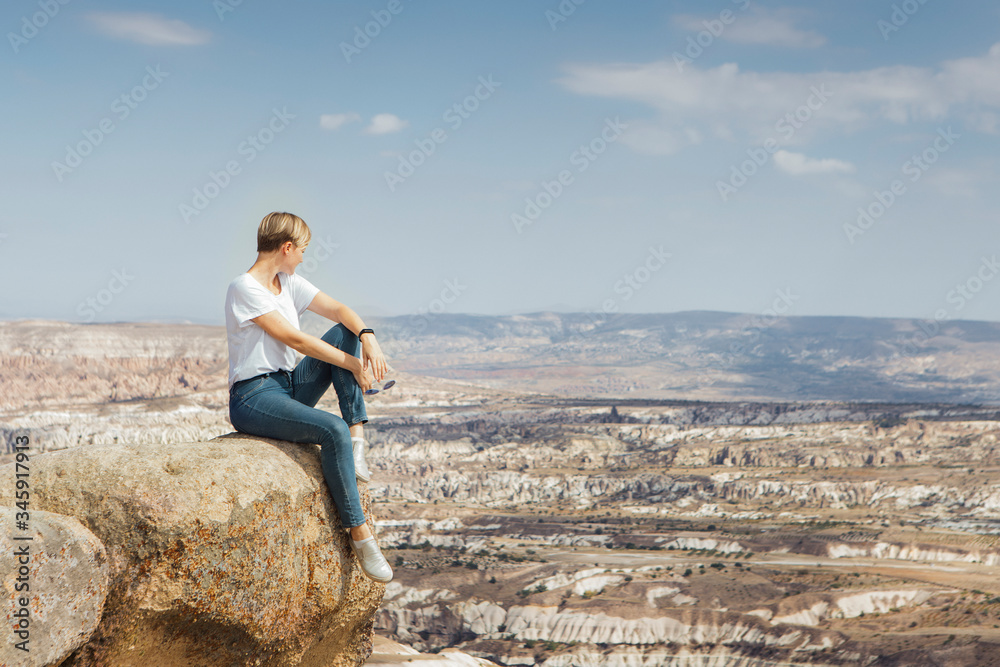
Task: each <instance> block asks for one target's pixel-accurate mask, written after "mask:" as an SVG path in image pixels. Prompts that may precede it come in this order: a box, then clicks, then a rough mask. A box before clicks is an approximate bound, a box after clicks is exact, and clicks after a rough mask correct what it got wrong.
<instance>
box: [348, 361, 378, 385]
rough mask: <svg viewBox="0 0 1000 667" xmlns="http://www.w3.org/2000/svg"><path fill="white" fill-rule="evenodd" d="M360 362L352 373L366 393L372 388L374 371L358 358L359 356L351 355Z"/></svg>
mask: <svg viewBox="0 0 1000 667" xmlns="http://www.w3.org/2000/svg"><path fill="white" fill-rule="evenodd" d="M351 358H352V359H354V360H355V361H357V362H358V365H357V367H356V368H354V370H352V371H351V373H352V374H353V375H354V380H355V382H357V383H358V386H359V387H361V392H362V393H364V392H366V391H368V390H369V389H371V388H372V382H373V380H372V373H371V371H369V370H368V368H367V367H366V366H365V363H364V362H363V361H361V360H360V359H358V358H357V357H351Z"/></svg>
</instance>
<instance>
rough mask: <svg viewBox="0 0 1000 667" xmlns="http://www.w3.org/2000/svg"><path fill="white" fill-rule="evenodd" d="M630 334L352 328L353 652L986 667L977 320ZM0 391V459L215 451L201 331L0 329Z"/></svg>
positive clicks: (998, 629)
mask: <svg viewBox="0 0 1000 667" xmlns="http://www.w3.org/2000/svg"><path fill="white" fill-rule="evenodd" d="M709 315H711V317H709ZM455 317H465V316H455ZM578 317H579V318H586V317H587V316H584V315H581V316H578ZM635 317H636V318H639V319H631V318H627V317H626V316H621V317H620V318H618V319H616V320H611V321H609V322H607V323H605V324H603V325H602V326H603V327H604V329H606V330H602V329H601V327H597V330H596V331H592V332H590V333H589V334H586V335H576V336H574V335H571V334H572V333H573V328H574V327H576V326H577V325H578V324H579V322H576V323H575V324H574V322H575V321H574V320H573V319H572V318H571V317H568V316H557V315H544V316H541V315H540V316H537V317H528V316H525V317H523V318H521V319H518V318H472V317H468V318H467V319H466V320H462V321H461V322H460V321H459V320H453V321H451V322H444V321H443V320H442V321H439V320H428V321H425V322H424V326H423V327H422V330H421V331H420V332H419V335H417V334H405V333H404V332H405V330H406V326H405V325H406V324H407V321H406V320H405V318H393V319H392V320H391V321H385V322H382V323H380V325H379V326H380V327H381V330H384V331H385V332H386V334H385V336H384V340H385V342H384V348H385V349H386V350H387V352H389V354H390V361H391V362H393V364H394V366H395V367H396V368H397V369H398V372H396V373H395V377H396V379H397V380H398V381H399V384H398V385H397V386H396V387H394V388H393V389H391V390H390V391H388V392H386V393H384V394H381V395H379V396H376V397H373V398H371V399H370V403H369V412H370V416H371V422H370V424H369V428H368V435H369V439H370V441H371V445H372V446H371V450H370V452H369V462H370V464H371V466H372V469H373V480H372V484H371V489H372V493H373V496H374V498H375V499H376V505H375V513H376V515H377V518H378V519H379V524H378V525H379V534H380V541H381V542H382V544H383V546H384V548H385V551H386V555H387V557H388V558H389V559H390V562H392V563H393V564H394V565H395V570H396V577H395V580H394V581H393V582H392V583H391V584H390V586H389V588H388V589H387V592H386V597H385V600H384V602H383V605H382V607H381V609H380V611H379V613H378V616H377V619H376V633H377V634H379V635H382V636H384V637H386V638H389V639H392V640H395V641H398V642H401V643H403V644H407V645H410V646H413V647H414V648H416V649H419V650H421V651H424V652H437V651H440V650H442V649H445V648H449V647H455V648H458V649H460V650H461V651H463V652H464V653H467V654H471V655H475V656H479V657H482V658H486V659H489V660H492V661H494V662H497V663H500V664H506V665H534V664H544V665H548V666H550V667H570V666H572V665H588V666H589V665H594V666H596V665H623V666H624V665H630V666H631V665H642V666H649V667H652V666H654V665H685V666H688V665H690V666H693V665H699V666H702V665H706V666H707V665H720V666H721V665H726V666H730V665H739V666H747V667H749V666H760V667H765V666H772V665H774V666H776V665H914V666H916V665H1000V578H998V574H1000V481H998V474H997V473H998V471H1000V460H998V456H997V447H998V443H1000V440H998V439H1000V421H997V417H998V407H997V405H996V398H997V397H998V396H1000V389H998V388H997V387H998V386H1000V385H997V383H996V380H997V379H998V377H997V370H996V369H1000V358H998V354H997V350H1000V328H997V327H996V326H995V325H991V324H987V323H950V324H949V326H950V327H951V328H950V329H949V330H948V331H946V332H943V333H944V334H945V335H941V336H938V337H933V338H931V339H930V340H928V341H926V343H924V342H921V343H920V344H919V345H916V346H915V347H914V349H913V350H907V351H906V352H905V353H900V350H901V348H898V346H897V348H898V349H897V353H896V354H895V356H893V352H892V346H891V345H890V344H889V343H887V342H886V341H888V340H891V339H892V337H893V336H898V335H904V334H901V333H900V332H905V331H913V330H915V329H919V323H915V322H908V321H897V320H857V319H855V320H850V318H830V319H838V320H844V321H841V322H840V323H839V324H838V325H837V326H828V327H827V328H826V329H823V328H822V327H820V326H819V325H818V324H817V323H815V322H811V323H810V322H807V321H805V320H815V319H822V318H792V319H789V320H780V321H779V322H778V323H777V324H775V325H774V326H772V327H770V328H769V330H766V331H758V332H757V334H756V339H755V343H753V344H752V345H747V346H746V347H744V348H742V349H740V350H739V351H738V353H733V352H730V353H729V356H728V357H725V358H723V356H718V359H715V358H714V357H712V355H713V354H715V355H723V352H724V351H725V349H729V348H728V347H727V346H731V344H732V342H733V341H736V340H738V339H740V338H741V337H742V338H748V336H749V334H747V333H746V331H742V332H741V329H740V326H741V325H739V324H738V316H726V315H723V314H708V315H706V314H688V315H685V316H683V317H687V318H688V319H687V320H686V324H685V323H684V322H681V319H683V317H682V316H681V315H676V316H666V315H664V316H635ZM642 317H647V318H649V319H648V320H647V321H643V320H642V319H641V318H642ZM712 317H714V318H715V320H713V321H714V322H715V323H714V324H711V327H710V326H709V325H708V324H705V322H707V321H708V320H711V319H712ZM657 318H659V319H657ZM670 318H674V320H673V321H670ZM677 318H681V319H677ZM699 318H701V319H700V320H699ZM706 318H708V319H706ZM726 318H729V319H728V320H727V319H726ZM626 320H628V321H626ZM696 320H698V321H700V322H701V324H698V323H697V322H696ZM847 320H850V321H847ZM581 321H582V320H581ZM727 321H729V322H730V324H725V322H727ZM428 322H429V323H428ZM409 324H410V325H412V326H411V328H412V329H414V330H416V329H417V328H418V327H416V325H415V323H414V322H412V321H411V322H409ZM619 324H620V325H621V326H619ZM828 324H830V323H828ZM318 325H319V323H318V322H310V323H309V326H310V327H311V328H313V330H314V332H315V330H316V329H315V327H317V326H318ZM445 325H447V326H445ZM612 326H615V327H618V329H617V330H612V328H611V327H612ZM670 327H673V328H674V329H673V330H674V332H675V334H671V335H668V334H667V333H666V332H667V331H668V329H669V328H670ZM678 327H682V328H683V327H686V328H685V329H684V331H683V332H682V334H683V335H681V333H677V331H678V329H677V328H678ZM697 327H702V328H701V329H698V328H697ZM712 327H714V328H712ZM810 327H812V329H811V331H812V333H811V334H809V335H811V336H813V338H811V339H810V338H808V337H807V336H806V333H804V332H808V331H809V330H810ZM557 329H558V331H560V332H562V333H556V331H557ZM444 331H450V332H452V333H451V334H449V335H445V334H444V333H443V332H444ZM623 331H629V332H632V333H624V334H623V333H622V332H623ZM567 332H569V333H567ZM886 332H888V333H886ZM866 335H867V336H868V337H867V338H866ZM435 336H436V337H437V338H436V339H435V340H436V344H435V345H434V346H433V347H431V346H430V345H427V344H426V343H428V341H429V340H431V339H432V338H434V337H435ZM880 336H881V337H880ZM633 339H634V340H633ZM623 340H625V341H627V343H622V341H623ZM612 341H617V342H618V343H619V345H615V344H613V342H612ZM642 341H645V342H642ZM706 341H708V342H706ZM865 341H868V342H867V343H865ZM641 342H642V343H641ZM640 343H641V344H640ZM713 346H714V347H715V348H716V351H715V352H712V351H711V348H713ZM769 346H771V347H769ZM430 349H434V350H435V352H434V353H431V352H429V351H428V350H430ZM880 350H881V351H880ZM713 359H715V361H713ZM921 378H926V382H925V381H924V380H922V379H921ZM630 382H631V383H632V384H629V383H630ZM0 387H2V389H3V391H2V392H0V401H2V404H0V414H2V418H0V429H2V431H0V432H2V433H3V435H4V438H5V441H6V443H7V444H8V448H7V449H5V450H4V451H5V453H4V455H3V456H2V457H0V459H2V460H3V461H4V462H6V461H7V460H9V454H7V453H6V452H9V445H10V443H11V442H12V438H13V437H14V435H15V434H17V435H24V434H28V435H29V436H30V437H31V440H32V443H33V446H34V447H36V448H37V449H38V450H46V451H52V450H59V449H65V448H68V447H82V446H87V445H90V444H95V443H112V442H156V443H162V444H163V446H164V447H169V446H170V444H171V443H178V442H187V441H196V440H205V439H209V438H212V437H214V436H216V435H221V434H224V433H227V432H230V431H232V426H231V425H230V424H229V423H228V421H227V419H226V400H227V393H226V387H227V384H226V347H225V330H224V328H222V327H208V326H198V325H166V324H119V325H71V324H65V323H57V322H13V323H0ZM852 387H854V389H855V390H856V391H855V393H854V394H853V395H852V393H851V391H852ZM795 397H797V398H795ZM876 401H878V402H876ZM320 407H323V408H325V409H328V410H331V411H334V412H336V410H337V408H336V401H335V398H334V397H333V396H332V394H331V395H328V396H327V397H325V398H324V399H323V401H322V402H321V404H320Z"/></svg>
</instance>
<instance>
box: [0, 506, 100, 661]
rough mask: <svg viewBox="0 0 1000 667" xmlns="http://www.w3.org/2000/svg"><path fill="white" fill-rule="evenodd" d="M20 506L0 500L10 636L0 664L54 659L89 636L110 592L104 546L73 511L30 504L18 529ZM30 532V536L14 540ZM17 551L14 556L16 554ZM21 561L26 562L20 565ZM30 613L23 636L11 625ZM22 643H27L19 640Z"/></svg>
mask: <svg viewBox="0 0 1000 667" xmlns="http://www.w3.org/2000/svg"><path fill="white" fill-rule="evenodd" d="M20 515H21V510H19V509H16V508H12V507H0V522H2V524H3V525H4V526H5V527H7V528H8V530H4V531H0V552H2V553H3V558H2V560H0V563H2V567H3V569H2V570H0V590H3V592H4V600H5V607H4V612H5V617H6V621H7V622H6V623H5V625H4V627H5V628H8V629H7V630H6V634H7V636H6V637H5V638H4V641H3V643H2V644H0V665H21V666H23V667H35V666H41V665H58V664H59V663H60V662H62V661H63V660H65V659H66V658H67V657H68V656H69V654H70V653H72V652H73V651H74V650H75V649H76V648H77V647H79V646H81V645H82V644H84V643H86V642H87V640H89V639H90V637H91V635H92V634H93V632H94V630H95V629H96V628H97V624H98V622H99V621H100V620H101V608H102V607H103V606H104V599H105V597H106V596H107V593H108V558H107V553H106V552H105V549H104V545H103V544H101V541H100V540H99V539H97V536H95V535H94V534H93V533H92V532H90V531H89V530H87V528H85V527H84V526H83V524H81V523H80V522H79V521H77V520H76V519H74V518H73V517H69V516H63V515H61V514H54V513H52V512H43V511H38V510H31V511H30V513H29V515H28V521H27V522H26V523H27V529H26V530H19V529H16V525H17V524H16V523H15V521H16V520H17V519H18V518H19V517H20ZM15 537H18V538H30V539H15ZM15 554H17V555H15ZM22 568H26V570H25V569H22ZM25 611H26V612H27V618H26V622H27V628H26V629H24V630H21V631H23V632H26V633H27V636H25V635H20V636H16V635H13V634H12V633H11V630H10V628H14V627H15V626H16V625H18V622H19V621H20V620H21V619H22V618H23V617H22V616H21V615H20V614H19V615H18V616H17V617H16V618H15V617H14V613H15V612H25ZM22 642H23V647H22V648H24V649H27V650H26V651H25V650H22V649H21V648H18V646H17V644H20V643H22Z"/></svg>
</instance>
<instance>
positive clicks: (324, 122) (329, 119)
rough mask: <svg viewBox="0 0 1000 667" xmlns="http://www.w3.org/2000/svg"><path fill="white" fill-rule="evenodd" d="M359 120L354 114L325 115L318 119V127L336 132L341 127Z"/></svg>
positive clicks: (359, 117)
mask: <svg viewBox="0 0 1000 667" xmlns="http://www.w3.org/2000/svg"><path fill="white" fill-rule="evenodd" d="M358 120H361V116H359V115H358V114H356V113H325V114H323V115H321V116H320V117H319V126H320V127H321V128H323V129H324V130H336V129H339V128H340V126H341V125H346V124H347V123H353V122H354V121H358Z"/></svg>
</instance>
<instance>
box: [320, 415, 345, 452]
mask: <svg viewBox="0 0 1000 667" xmlns="http://www.w3.org/2000/svg"><path fill="white" fill-rule="evenodd" d="M320 432H321V433H322V434H323V436H324V437H323V438H322V440H323V442H321V443H320V444H323V445H326V444H330V445H335V444H336V443H338V442H343V443H349V442H350V441H351V429H350V427H348V425H347V422H345V421H344V420H343V419H342V418H340V417H337V416H336V415H330V419H328V420H323V424H322V425H320Z"/></svg>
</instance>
